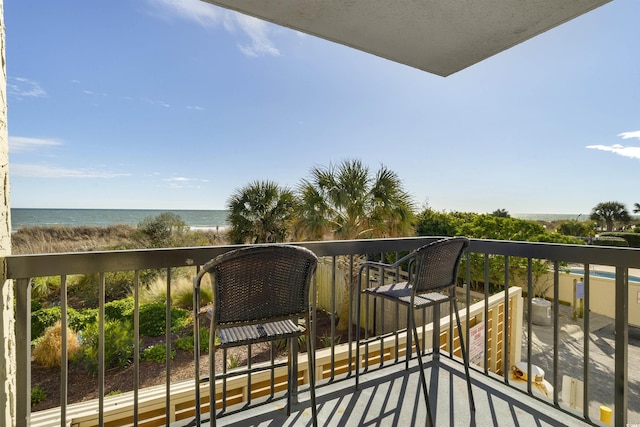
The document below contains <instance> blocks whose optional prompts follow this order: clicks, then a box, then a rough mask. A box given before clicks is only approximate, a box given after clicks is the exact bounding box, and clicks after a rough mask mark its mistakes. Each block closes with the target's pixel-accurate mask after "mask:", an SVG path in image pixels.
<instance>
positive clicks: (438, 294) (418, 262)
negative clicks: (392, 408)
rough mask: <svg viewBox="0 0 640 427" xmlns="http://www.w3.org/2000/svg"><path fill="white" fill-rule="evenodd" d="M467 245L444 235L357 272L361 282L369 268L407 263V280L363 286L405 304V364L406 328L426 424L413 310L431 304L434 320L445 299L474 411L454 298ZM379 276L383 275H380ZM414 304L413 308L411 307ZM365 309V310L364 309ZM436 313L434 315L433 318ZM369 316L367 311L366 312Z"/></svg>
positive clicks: (367, 292)
mask: <svg viewBox="0 0 640 427" xmlns="http://www.w3.org/2000/svg"><path fill="white" fill-rule="evenodd" d="M468 246H469V240H468V239H467V238H465V237H452V238H445V239H441V240H438V241H435V242H433V243H430V244H428V245H425V246H423V247H421V248H419V249H418V250H416V251H414V252H412V253H410V254H409V255H407V256H405V257H403V258H402V259H400V260H398V261H396V262H395V263H393V264H383V263H379V262H372V261H368V262H365V263H364V264H363V265H361V267H360V270H359V274H358V279H359V281H358V283H362V274H363V272H365V271H367V269H370V268H376V269H378V270H380V273H381V275H382V274H383V273H384V270H385V269H389V270H393V271H394V272H397V271H398V269H399V268H400V266H401V265H403V264H406V263H409V279H408V281H407V282H401V283H394V284H391V285H384V284H383V285H381V286H377V287H370V288H366V289H363V290H362V294H364V296H365V298H367V306H368V298H369V296H372V297H374V298H385V299H387V300H391V301H393V302H395V303H398V304H400V305H403V306H406V307H407V362H406V363H407V367H408V363H409V358H410V357H411V351H410V349H411V338H412V337H411V332H409V328H410V329H412V330H413V338H414V339H415V346H416V353H417V355H418V360H419V362H420V380H421V382H422V390H423V392H424V397H425V401H426V405H427V415H428V418H429V425H431V426H432V425H433V416H432V414H431V406H430V404H429V396H428V394H427V381H426V378H425V374H424V370H423V369H422V366H423V361H422V351H421V350H420V341H419V337H418V330H417V327H416V321H415V310H416V309H422V308H426V307H430V306H433V307H434V311H433V313H434V319H433V320H434V321H435V322H439V319H440V316H439V312H440V310H439V305H440V304H442V303H445V302H452V303H453V307H454V312H455V316H456V322H457V327H458V335H459V337H460V348H461V353H462V359H463V361H464V369H465V374H466V380H467V389H468V393H469V406H470V407H471V411H472V412H474V411H475V403H474V401H473V393H472V391H471V378H470V376H469V360H468V358H467V354H466V351H465V346H464V339H463V333H462V327H461V325H460V315H459V314H458V305H457V303H456V299H455V295H456V292H455V288H456V280H457V275H458V265H459V264H460V259H461V257H462V254H463V252H464V250H465V249H466V248H467V247H468ZM381 277H382V276H381ZM360 300H361V298H358V299H357V302H356V312H357V321H356V322H357V334H358V343H359V345H357V346H356V361H359V360H360V346H361V344H362V342H361V341H360V336H359V334H360V318H361V314H360V309H361V307H360V306H361V302H360ZM412 308H413V309H412ZM367 311H368V310H367ZM436 317H437V318H436ZM367 320H368V312H367ZM436 330H437V329H436V328H434V337H433V338H434V340H433V342H434V353H437V351H438V348H439V337H436V336H435V335H436V334H435V331H436ZM371 339H377V338H375V337H374V338H368V339H366V340H364V341H363V342H365V343H366V342H368V341H369V340H371ZM359 371H360V363H358V362H356V375H355V376H356V379H355V382H356V389H358V386H359V384H358V381H359Z"/></svg>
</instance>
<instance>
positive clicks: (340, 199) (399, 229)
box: [296, 160, 413, 239]
mask: <svg viewBox="0 0 640 427" xmlns="http://www.w3.org/2000/svg"><path fill="white" fill-rule="evenodd" d="M298 196H299V201H300V206H299V210H298V218H297V220H296V221H297V222H296V227H297V228H298V229H299V230H302V233H301V234H303V235H305V236H306V237H308V238H311V239H321V238H323V237H324V236H325V235H327V234H332V235H333V237H336V238H340V239H356V238H372V237H395V236H403V235H405V236H406V235H409V234H411V233H412V231H413V229H412V223H413V205H412V202H411V197H410V196H409V194H408V193H406V192H405V191H404V190H403V188H402V182H401V181H400V179H399V178H398V175H397V174H396V173H395V172H393V171H391V170H389V169H388V168H386V167H385V166H381V167H380V169H379V170H378V171H377V172H376V174H375V175H373V176H372V175H371V173H370V171H369V168H368V167H366V166H364V165H363V164H362V162H361V161H360V160H345V161H343V162H341V163H339V164H338V165H335V166H333V165H330V166H329V167H328V168H324V167H314V168H312V169H311V176H310V178H309V179H304V180H303V181H302V183H301V184H300V186H299V188H298Z"/></svg>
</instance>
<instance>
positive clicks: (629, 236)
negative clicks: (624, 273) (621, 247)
mask: <svg viewBox="0 0 640 427" xmlns="http://www.w3.org/2000/svg"><path fill="white" fill-rule="evenodd" d="M603 237H617V238H620V239H624V240H625V242H627V244H628V245H629V246H630V247H632V248H640V234H638V233H621V232H606V233H602V234H600V238H603Z"/></svg>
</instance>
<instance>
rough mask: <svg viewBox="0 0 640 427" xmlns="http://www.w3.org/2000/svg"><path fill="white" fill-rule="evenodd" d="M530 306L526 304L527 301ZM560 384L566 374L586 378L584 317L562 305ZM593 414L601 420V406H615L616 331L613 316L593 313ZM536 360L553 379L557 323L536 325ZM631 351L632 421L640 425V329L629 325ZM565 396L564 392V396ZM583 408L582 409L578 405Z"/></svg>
mask: <svg viewBox="0 0 640 427" xmlns="http://www.w3.org/2000/svg"><path fill="white" fill-rule="evenodd" d="M525 309H526V304H525ZM558 320H559V327H560V332H559V343H560V345H559V354H558V382H559V384H558V387H559V388H562V378H563V376H564V375H567V376H570V377H572V378H576V379H578V380H583V377H584V319H580V318H579V319H578V320H577V321H574V320H573V308H572V307H567V306H563V305H561V306H560V311H559V313H558ZM526 322H527V315H526V313H525V318H524V322H523V339H522V343H523V347H522V358H523V360H525V359H526V357H527V339H526V338H527V323H526ZM589 330H590V331H589V334H588V339H589V370H588V372H589V399H590V402H591V403H590V405H589V416H590V417H591V418H592V419H594V420H599V419H600V405H605V406H607V407H609V408H611V409H612V410H615V408H614V388H613V387H614V384H613V379H614V354H615V333H614V325H613V319H611V318H609V317H606V316H602V315H599V314H595V313H591V314H590V317H589ZM531 351H532V358H531V359H532V363H533V364H534V365H536V366H538V367H540V368H542V369H543V370H544V371H545V379H546V380H547V381H549V382H551V383H552V382H553V325H551V326H539V325H533V327H532V350H531ZM627 352H628V360H629V365H628V376H629V378H628V384H629V402H628V411H629V412H628V422H629V423H632V424H640V369H639V368H640V329H639V328H634V327H630V328H629V346H628V349H627ZM560 396H562V394H561V395H560ZM578 409H579V410H581V408H578Z"/></svg>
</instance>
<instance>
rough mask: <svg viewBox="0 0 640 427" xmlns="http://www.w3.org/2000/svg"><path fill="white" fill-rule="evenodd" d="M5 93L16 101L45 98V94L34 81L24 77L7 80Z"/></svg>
mask: <svg viewBox="0 0 640 427" xmlns="http://www.w3.org/2000/svg"><path fill="white" fill-rule="evenodd" d="M7 93H8V94H9V96H12V97H14V98H16V99H20V100H22V99H24V98H42V97H45V96H47V92H45V90H44V89H42V88H41V87H40V84H39V83H38V82H36V81H34V80H30V79H27V78H24V77H9V78H7Z"/></svg>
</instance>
